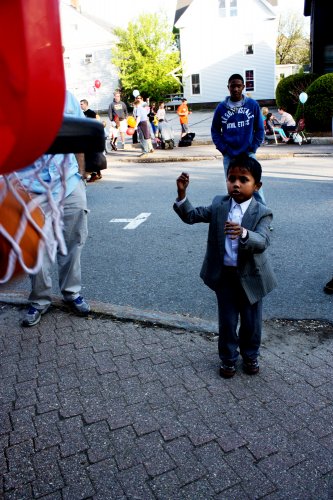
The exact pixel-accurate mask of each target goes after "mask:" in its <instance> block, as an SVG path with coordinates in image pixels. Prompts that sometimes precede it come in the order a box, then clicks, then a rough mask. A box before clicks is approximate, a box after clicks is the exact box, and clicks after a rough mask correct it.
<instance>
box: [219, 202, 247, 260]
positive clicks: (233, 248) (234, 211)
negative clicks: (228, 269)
mask: <svg viewBox="0 0 333 500" xmlns="http://www.w3.org/2000/svg"><path fill="white" fill-rule="evenodd" d="M251 200H252V198H250V199H249V200H247V201H244V202H243V203H240V204H238V203H236V202H235V200H234V199H233V198H231V206H230V210H229V213H228V221H233V222H237V224H239V225H240V226H241V225H242V220H243V217H244V214H245V212H246V210H247V209H248V208H249V205H250V203H251ZM246 234H247V231H246V230H245V231H243V234H242V238H244V237H246ZM238 246H239V238H236V239H234V240H232V239H231V238H230V237H229V236H228V235H226V238H225V251H224V260H223V263H224V265H225V266H233V267H236V266H237V258H238Z"/></svg>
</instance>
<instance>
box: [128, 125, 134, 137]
mask: <svg viewBox="0 0 333 500" xmlns="http://www.w3.org/2000/svg"><path fill="white" fill-rule="evenodd" d="M134 132H135V130H134V128H132V127H128V129H127V130H126V134H127V135H133V134H134Z"/></svg>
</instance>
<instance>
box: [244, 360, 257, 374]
mask: <svg viewBox="0 0 333 500" xmlns="http://www.w3.org/2000/svg"><path fill="white" fill-rule="evenodd" d="M243 369H244V372H245V373H247V374H248V375H256V374H257V373H258V372H259V363H258V361H257V360H256V359H244V360H243Z"/></svg>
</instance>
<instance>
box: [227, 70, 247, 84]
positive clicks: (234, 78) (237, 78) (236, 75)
mask: <svg viewBox="0 0 333 500" xmlns="http://www.w3.org/2000/svg"><path fill="white" fill-rule="evenodd" d="M231 80H241V81H242V83H244V78H243V77H242V75H239V74H238V73H234V74H233V75H231V76H230V78H229V80H228V85H229V83H230V82H231Z"/></svg>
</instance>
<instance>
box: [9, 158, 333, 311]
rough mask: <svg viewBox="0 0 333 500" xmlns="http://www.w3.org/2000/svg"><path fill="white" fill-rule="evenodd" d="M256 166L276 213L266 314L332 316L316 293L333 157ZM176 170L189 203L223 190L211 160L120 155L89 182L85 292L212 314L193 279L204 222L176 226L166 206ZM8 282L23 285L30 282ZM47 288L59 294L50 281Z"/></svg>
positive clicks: (321, 276)
mask: <svg viewBox="0 0 333 500" xmlns="http://www.w3.org/2000/svg"><path fill="white" fill-rule="evenodd" d="M262 166H263V170H264V177H263V182H264V191H265V196H266V200H267V203H268V205H269V206H270V207H271V208H272V209H273V213H274V215H275V217H274V224H273V226H274V231H273V232H272V241H271V249H270V254H271V258H272V262H273V266H274V268H275V271H276V274H277V278H278V282H279V286H278V288H277V289H276V290H275V291H273V292H272V293H271V294H270V295H269V296H268V297H267V298H266V299H265V302H264V317H265V318H266V319H268V318H296V319H305V318H308V319H309V318H317V319H326V320H333V307H332V302H333V297H332V296H328V295H325V294H324V293H323V292H322V288H323V284H324V283H325V282H326V281H328V279H330V278H331V276H332V273H333V263H332V247H333V230H332V211H333V199H332V181H333V171H332V166H331V159H330V158H328V159H326V158H288V159H282V160H268V161H263V162H262ZM182 170H186V171H188V172H189V173H190V188H189V198H190V199H191V201H192V202H193V204H195V205H207V204H209V203H210V201H211V200H212V198H213V196H214V195H215V194H218V193H223V192H224V190H225V187H224V178H223V174H222V168H221V162H220V161H218V160H215V161H205V162H193V163H189V162H186V163H185V164H184V163H164V164H149V163H148V164H140V165H139V164H135V163H130V164H125V163H123V164H121V165H119V166H112V169H109V170H108V171H107V173H106V174H104V175H103V180H102V181H99V182H96V183H94V184H91V185H89V186H88V188H87V189H88V200H89V207H90V210H91V213H90V217H89V238H88V241H87V243H86V246H85V249H84V252H83V257H82V264H83V272H82V282H83V294H84V296H85V297H87V298H88V299H94V300H99V301H102V302H106V303H112V304H115V305H130V306H132V307H135V308H141V309H145V310H154V311H162V312H168V313H178V314H184V315H189V316H192V317H200V318H203V319H209V320H215V319H216V304H215V296H214V294H213V292H211V291H210V290H209V289H208V288H207V287H205V286H204V285H203V283H202V281H201V279H200V277H199V272H200V267H201V263H202V259H203V256H204V252H205V245H206V238H207V229H208V228H207V226H206V225H205V224H198V225H195V226H187V225H185V224H183V223H182V222H181V220H180V219H179V218H178V216H177V215H176V214H175V213H174V211H173V209H172V204H173V201H174V199H175V196H176V184H175V179H176V177H177V175H178V174H179V173H180V172H181V171H182ZM140 214H150V215H149V216H147V215H145V216H142V217H143V219H144V217H147V218H146V219H144V221H143V222H141V223H140V224H139V225H137V224H138V221H136V222H134V223H131V224H132V225H134V226H136V227H135V229H125V227H126V225H127V224H129V223H130V220H131V219H134V218H135V217H137V216H140ZM112 219H126V221H121V222H110V221H111V220H112ZM139 222H140V221H139ZM55 285H56V280H55ZM10 287H12V288H13V287H14V288H15V290H19V291H20V290H28V289H29V281H28V279H27V278H25V279H23V280H21V281H20V282H16V283H15V285H13V284H11V285H10V286H9V288H10ZM54 292H55V293H56V294H58V293H59V292H58V289H57V286H55V287H54Z"/></svg>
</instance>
